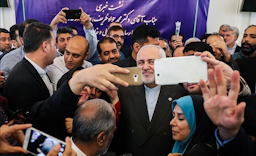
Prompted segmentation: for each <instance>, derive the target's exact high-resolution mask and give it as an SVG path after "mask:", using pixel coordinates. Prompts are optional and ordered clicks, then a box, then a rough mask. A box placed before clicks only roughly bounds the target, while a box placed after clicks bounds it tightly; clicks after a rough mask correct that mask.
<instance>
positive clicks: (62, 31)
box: [56, 27, 75, 43]
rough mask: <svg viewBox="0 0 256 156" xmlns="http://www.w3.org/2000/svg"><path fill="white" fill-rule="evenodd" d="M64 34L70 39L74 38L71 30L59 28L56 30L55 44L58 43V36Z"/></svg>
mask: <svg viewBox="0 0 256 156" xmlns="http://www.w3.org/2000/svg"><path fill="white" fill-rule="evenodd" d="M64 33H69V34H70V35H71V36H72V37H74V36H75V34H74V32H73V30H72V29H71V28H69V27H60V28H59V29H58V30H57V36H56V43H58V37H59V35H60V34H64Z"/></svg>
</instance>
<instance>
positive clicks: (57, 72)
mask: <svg viewBox="0 0 256 156" xmlns="http://www.w3.org/2000/svg"><path fill="white" fill-rule="evenodd" d="M91 66H92V64H91V63H90V62H88V61H85V60H84V62H83V64H82V67H83V68H88V67H91ZM68 71H69V69H68V68H67V67H66V64H65V61H64V56H60V57H57V58H55V59H54V60H53V64H51V65H49V66H48V68H47V70H46V72H47V74H48V75H49V77H50V80H51V82H52V83H53V87H54V91H56V90H57V84H58V81H59V80H60V78H61V77H62V76H63V75H64V74H65V73H66V72H68Z"/></svg>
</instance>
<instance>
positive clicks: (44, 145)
mask: <svg viewBox="0 0 256 156" xmlns="http://www.w3.org/2000/svg"><path fill="white" fill-rule="evenodd" d="M56 144H60V145H61V149H60V152H59V153H58V156H62V154H63V152H64V149H65V146H66V143H65V142H63V141H61V140H59V139H57V138H54V137H52V136H50V135H48V134H46V133H44V132H42V131H40V130H37V129H35V128H33V127H31V128H28V129H27V130H26V133H25V139H24V143H23V148H24V149H25V150H27V151H28V152H29V153H30V154H32V155H37V156H43V155H47V153H48V152H50V150H51V149H52V148H53V146H54V145H56Z"/></svg>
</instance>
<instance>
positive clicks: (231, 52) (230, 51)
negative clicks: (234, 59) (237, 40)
mask: <svg viewBox="0 0 256 156" xmlns="http://www.w3.org/2000/svg"><path fill="white" fill-rule="evenodd" d="M236 46H237V44H235V45H234V46H233V47H232V48H229V47H228V51H229V53H230V54H231V55H232V54H234V53H235V50H236Z"/></svg>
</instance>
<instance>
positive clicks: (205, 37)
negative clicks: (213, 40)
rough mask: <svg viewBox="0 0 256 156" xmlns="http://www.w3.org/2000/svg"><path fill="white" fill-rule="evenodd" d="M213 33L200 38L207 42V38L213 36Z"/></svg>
mask: <svg viewBox="0 0 256 156" xmlns="http://www.w3.org/2000/svg"><path fill="white" fill-rule="evenodd" d="M211 35H212V34H204V35H203V36H202V37H201V38H200V40H201V41H203V40H204V39H205V42H206V40H207V38H208V37H209V36H211Z"/></svg>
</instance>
